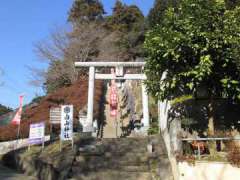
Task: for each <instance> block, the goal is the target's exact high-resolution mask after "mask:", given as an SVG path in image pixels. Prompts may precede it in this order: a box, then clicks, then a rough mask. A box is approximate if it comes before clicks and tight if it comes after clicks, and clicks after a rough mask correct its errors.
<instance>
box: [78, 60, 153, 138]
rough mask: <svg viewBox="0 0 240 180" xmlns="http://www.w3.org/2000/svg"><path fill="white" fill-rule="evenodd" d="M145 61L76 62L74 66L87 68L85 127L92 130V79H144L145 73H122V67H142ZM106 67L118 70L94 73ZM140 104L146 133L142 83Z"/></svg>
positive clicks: (143, 130)
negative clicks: (113, 72)
mask: <svg viewBox="0 0 240 180" xmlns="http://www.w3.org/2000/svg"><path fill="white" fill-rule="evenodd" d="M144 66H145V62H76V63H75V67H76V68H84V67H85V68H86V67H87V68H89V85H88V108H87V120H86V124H87V129H89V131H90V132H93V102H94V81H95V79H102V80H112V79H115V80H142V81H144V80H146V79H147V78H146V75H145V74H124V73H123V68H124V67H133V68H134V67H135V68H139V67H140V68H143V67H144ZM101 67H107V68H115V71H116V72H118V73H116V75H114V74H100V73H96V71H95V70H96V68H101ZM142 103H143V104H142V105H143V121H142V124H143V127H142V133H143V134H145V135H147V131H148V128H149V124H150V123H149V109H148V94H147V91H146V86H145V85H144V83H142Z"/></svg>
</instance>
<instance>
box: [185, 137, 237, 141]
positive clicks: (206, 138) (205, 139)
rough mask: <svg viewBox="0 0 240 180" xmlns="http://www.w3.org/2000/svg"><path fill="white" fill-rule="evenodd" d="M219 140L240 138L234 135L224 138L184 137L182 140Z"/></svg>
mask: <svg viewBox="0 0 240 180" xmlns="http://www.w3.org/2000/svg"><path fill="white" fill-rule="evenodd" d="M218 140H237V141H238V140H240V137H239V138H234V137H223V138H183V139H182V141H218Z"/></svg>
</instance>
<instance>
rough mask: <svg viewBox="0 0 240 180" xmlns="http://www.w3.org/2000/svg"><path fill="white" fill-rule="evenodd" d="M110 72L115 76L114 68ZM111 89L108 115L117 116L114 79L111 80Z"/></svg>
mask: <svg viewBox="0 0 240 180" xmlns="http://www.w3.org/2000/svg"><path fill="white" fill-rule="evenodd" d="M111 74H114V76H116V74H115V71H114V69H111ZM110 88H111V90H110V116H112V117H117V105H118V96H117V87H116V82H115V80H111V87H110Z"/></svg>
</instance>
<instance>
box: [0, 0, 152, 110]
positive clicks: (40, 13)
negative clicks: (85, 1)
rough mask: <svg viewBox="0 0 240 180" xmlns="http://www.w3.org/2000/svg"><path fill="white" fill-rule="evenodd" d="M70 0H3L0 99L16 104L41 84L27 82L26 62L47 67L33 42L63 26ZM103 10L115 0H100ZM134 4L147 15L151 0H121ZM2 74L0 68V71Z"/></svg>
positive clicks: (37, 90)
mask: <svg viewBox="0 0 240 180" xmlns="http://www.w3.org/2000/svg"><path fill="white" fill-rule="evenodd" d="M72 2H73V0H3V1H1V6H0V68H2V69H3V70H4V75H3V76H0V84H1V82H3V83H4V84H3V85H2V86H0V103H1V104H4V105H7V106H10V107H13V108H16V107H17V106H18V96H19V94H21V93H24V94H25V95H26V98H25V103H28V102H30V101H31V99H32V98H33V97H34V96H36V95H42V94H43V91H42V89H41V88H36V87H33V86H31V85H29V81H30V79H31V73H30V72H29V70H28V68H27V66H34V67H40V68H46V67H47V65H46V64H44V63H41V62H40V61H39V59H38V57H37V56H36V54H35V53H34V51H33V50H34V43H36V42H38V41H41V40H43V39H46V38H47V37H48V35H49V33H50V32H51V31H52V30H54V27H56V26H60V27H61V26H64V25H66V21H67V13H68V11H69V9H70V7H71V5H72ZM102 2H103V4H104V8H105V11H106V12H107V13H110V12H111V8H112V7H113V5H114V3H115V0H103V1H102ZM123 2H124V3H126V4H136V5H138V6H139V7H140V9H141V10H142V11H143V12H144V14H145V15H146V14H147V13H148V11H149V9H150V8H151V7H152V6H153V2H154V0H123ZM0 74H1V72H0Z"/></svg>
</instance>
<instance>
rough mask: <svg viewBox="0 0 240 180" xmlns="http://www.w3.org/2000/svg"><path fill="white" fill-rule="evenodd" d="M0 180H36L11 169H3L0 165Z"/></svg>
mask: <svg viewBox="0 0 240 180" xmlns="http://www.w3.org/2000/svg"><path fill="white" fill-rule="evenodd" d="M0 179H1V180H36V178H34V177H29V176H25V175H24V174H20V173H18V172H16V171H14V170H12V169H9V168H7V167H4V166H3V165H1V164H0Z"/></svg>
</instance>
